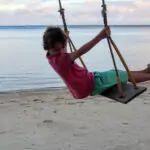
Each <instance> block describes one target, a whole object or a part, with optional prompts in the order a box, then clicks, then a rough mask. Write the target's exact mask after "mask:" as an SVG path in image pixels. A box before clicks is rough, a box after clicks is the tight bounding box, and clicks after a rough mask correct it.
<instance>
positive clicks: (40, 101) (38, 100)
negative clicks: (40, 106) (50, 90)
mask: <svg viewBox="0 0 150 150" xmlns="http://www.w3.org/2000/svg"><path fill="white" fill-rule="evenodd" d="M33 102H36V103H44V101H43V100H41V99H34V100H33Z"/></svg>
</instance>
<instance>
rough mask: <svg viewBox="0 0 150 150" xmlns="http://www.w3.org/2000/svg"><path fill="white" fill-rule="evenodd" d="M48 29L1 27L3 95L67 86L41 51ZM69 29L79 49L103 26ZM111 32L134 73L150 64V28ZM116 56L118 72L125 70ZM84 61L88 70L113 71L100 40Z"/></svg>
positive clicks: (116, 28)
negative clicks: (19, 91) (43, 37)
mask: <svg viewBox="0 0 150 150" xmlns="http://www.w3.org/2000/svg"><path fill="white" fill-rule="evenodd" d="M45 28H46V27H45V26H1V27H0V92H5V91H14V90H27V89H41V88H62V87H64V86H65V85H64V83H63V81H62V80H61V79H60V77H59V76H58V75H57V74H56V73H55V72H54V71H53V69H52V68H51V67H50V66H49V64H48V62H47V59H46V57H45V51H44V50H43V48H42V35H43V32H44V30H45ZM69 29H70V35H71V38H72V40H73V42H74V44H75V45H76V48H77V49H78V48H79V47H80V46H82V45H83V44H84V43H86V42H88V41H89V40H91V39H92V38H93V37H94V36H95V35H96V34H97V33H98V32H99V31H100V30H101V29H102V26H69ZM111 30H112V38H113V40H114V41H115V43H116V44H117V46H118V48H119V49H120V51H121V53H122V54H123V56H124V58H125V60H126V62H127V64H128V66H129V67H130V68H131V70H138V69H143V68H144V67H146V65H147V64H148V63H150V50H149V48H150V35H149V34H150V26H112V27H111ZM115 57H116V62H117V64H118V69H123V70H124V68H123V66H122V64H121V62H120V61H119V59H118V57H117V56H116V54H115ZM82 58H83V60H84V62H85V63H86V65H87V67H88V70H89V71H106V70H109V69H112V68H113V65H112V59H111V56H110V52H109V49H108V44H107V41H106V40H103V41H101V42H100V43H99V44H97V45H96V46H95V47H94V48H93V49H92V50H91V51H90V52H89V53H87V54H86V55H84V56H83V57H82ZM77 62H78V63H79V64H80V62H79V61H77ZM80 65H81V64H80Z"/></svg>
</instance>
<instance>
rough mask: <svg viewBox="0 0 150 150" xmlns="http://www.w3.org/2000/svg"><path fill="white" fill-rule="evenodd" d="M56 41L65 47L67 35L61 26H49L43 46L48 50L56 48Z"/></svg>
mask: <svg viewBox="0 0 150 150" xmlns="http://www.w3.org/2000/svg"><path fill="white" fill-rule="evenodd" d="M56 43H61V44H62V45H63V47H65V45H66V36H65V34H64V33H63V31H62V30H61V28H59V27H53V26H49V27H48V28H47V29H46V31H45V32H44V35H43V48H44V50H46V51H48V50H49V49H54V48H55V45H56Z"/></svg>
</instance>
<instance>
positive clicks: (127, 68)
mask: <svg viewBox="0 0 150 150" xmlns="http://www.w3.org/2000/svg"><path fill="white" fill-rule="evenodd" d="M102 8H103V10H102V16H103V19H104V25H105V26H107V24H108V22H107V7H106V4H105V0H102ZM107 41H108V45H109V49H110V51H111V55H112V59H113V63H114V67H115V71H116V75H117V78H118V88H120V85H121V84H120V83H121V81H120V77H119V73H118V69H117V65H116V62H115V58H114V55H113V51H112V48H111V46H110V45H111V44H112V46H113V47H114V49H115V51H116V53H117V55H118V57H119V58H120V60H121V62H122V64H123V66H124V68H125V69H126V71H127V74H128V76H129V77H130V79H131V82H132V84H133V86H134V88H135V89H137V85H136V81H135V79H134V78H133V76H132V74H131V71H130V69H129V67H128V66H127V63H126V62H125V60H124V58H123V56H122V54H121V53H120V51H119V49H118V47H117V46H116V44H115V42H114V41H113V40H112V38H111V36H109V37H108V39H107ZM119 82H120V83H119ZM120 93H121V89H120Z"/></svg>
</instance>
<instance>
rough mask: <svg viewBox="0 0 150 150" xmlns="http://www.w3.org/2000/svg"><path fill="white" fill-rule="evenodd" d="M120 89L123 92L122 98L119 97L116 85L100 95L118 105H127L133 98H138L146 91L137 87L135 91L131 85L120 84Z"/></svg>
mask: <svg viewBox="0 0 150 150" xmlns="http://www.w3.org/2000/svg"><path fill="white" fill-rule="evenodd" d="M122 89H123V92H124V93H123V94H124V96H123V97H120V93H119V91H118V87H117V85H115V86H113V87H111V88H110V89H108V90H107V91H105V92H104V93H102V94H101V95H102V96H105V97H107V98H110V99H113V100H115V101H118V102H120V103H123V104H127V103H129V102H130V101H132V100H133V99H134V98H135V97H137V96H139V95H140V94H142V93H143V92H145V91H146V90H147V88H145V87H140V86H137V89H135V87H134V86H133V85H132V84H131V83H122Z"/></svg>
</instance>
